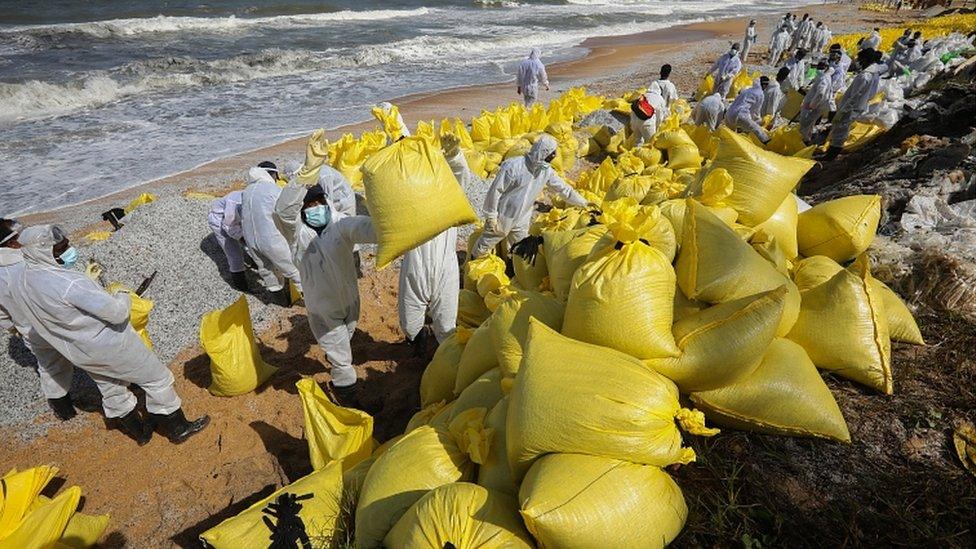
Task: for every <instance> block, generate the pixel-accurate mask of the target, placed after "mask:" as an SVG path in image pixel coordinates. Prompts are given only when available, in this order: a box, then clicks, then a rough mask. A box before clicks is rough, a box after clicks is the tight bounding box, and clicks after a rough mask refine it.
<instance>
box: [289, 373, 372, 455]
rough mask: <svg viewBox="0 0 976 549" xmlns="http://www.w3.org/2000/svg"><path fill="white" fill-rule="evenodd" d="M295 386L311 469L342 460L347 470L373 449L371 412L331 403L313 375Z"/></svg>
mask: <svg viewBox="0 0 976 549" xmlns="http://www.w3.org/2000/svg"><path fill="white" fill-rule="evenodd" d="M295 386H296V387H297V388H298V396H300V397H301V399H302V415H303V416H304V418H305V438H306V439H307V440H308V454H309V457H310V459H311V461H312V469H313V470H316V471H317V470H319V469H321V468H322V467H325V466H326V465H328V464H330V463H332V462H333V461H340V460H341V461H342V469H343V470H344V471H346V470H349V469H350V468H351V467H352V466H354V465H356V464H357V463H359V462H360V461H362V460H364V459H366V458H368V457H369V456H370V454H372V453H373V417H372V416H370V415H369V414H367V413H366V412H363V411H360V410H356V409H354V408H343V407H342V406H338V405H336V404H334V403H333V402H332V401H331V400H329V397H327V396H326V395H325V392H324V391H322V388H321V387H319V384H318V383H316V382H315V380H314V379H312V378H305V379H302V380H300V381H298V383H296V384H295Z"/></svg>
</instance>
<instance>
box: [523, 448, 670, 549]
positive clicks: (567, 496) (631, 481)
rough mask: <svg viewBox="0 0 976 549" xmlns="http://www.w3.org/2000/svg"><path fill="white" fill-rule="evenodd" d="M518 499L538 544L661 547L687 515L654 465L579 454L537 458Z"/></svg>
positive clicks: (586, 548) (590, 548)
mask: <svg viewBox="0 0 976 549" xmlns="http://www.w3.org/2000/svg"><path fill="white" fill-rule="evenodd" d="M519 500H520V501H521V505H522V519H523V520H524V521H525V526H526V527H527V528H528V529H529V532H531V533H532V536H533V537H535V539H536V541H538V542H539V546H540V547H573V548H578V549H603V548H605V547H665V546H666V545H668V544H669V543H670V542H671V540H673V539H674V538H675V537H677V535H678V534H679V533H680V532H681V529H682V528H684V524H685V520H686V519H687V518H688V507H687V506H686V505H685V499H684V496H682V494H681V488H679V487H678V485H677V484H676V483H675V482H674V480H672V479H671V476H670V475H668V474H667V473H665V472H664V471H662V470H661V469H660V468H658V467H654V466H650V465H639V464H637V463H629V462H626V461H618V460H615V459H608V458H604V457H595V456H586V455H580V454H551V455H547V456H543V457H542V458H540V459H539V461H537V462H536V463H535V464H534V465H533V466H532V468H531V469H529V473H528V474H527V475H526V477H525V480H524V481H523V482H522V487H521V489H520V490H519Z"/></svg>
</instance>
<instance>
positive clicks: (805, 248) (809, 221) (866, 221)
mask: <svg viewBox="0 0 976 549" xmlns="http://www.w3.org/2000/svg"><path fill="white" fill-rule="evenodd" d="M880 220H881V197H880V196H878V195H876V194H862V195H854V196H845V197H843V198H838V199H836V200H829V201H827V202H822V203H820V204H817V205H816V206H814V207H812V208H810V209H809V210H807V211H805V212H803V213H801V214H800V215H799V217H797V231H796V236H797V242H798V244H799V247H800V253H801V254H803V255H804V256H806V257H810V256H814V255H824V256H827V257H829V258H830V259H833V260H834V261H836V262H838V263H844V262H847V261H850V260H852V259H854V258H855V257H857V256H859V255H861V254H862V253H863V252H864V251H865V250H867V249H868V247H869V246H870V245H871V242H873V241H874V235H875V233H877V232H878V222H879V221H880Z"/></svg>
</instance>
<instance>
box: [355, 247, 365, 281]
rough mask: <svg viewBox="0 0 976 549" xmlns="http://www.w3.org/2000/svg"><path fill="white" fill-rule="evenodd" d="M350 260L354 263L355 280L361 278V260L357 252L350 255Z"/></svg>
mask: <svg viewBox="0 0 976 549" xmlns="http://www.w3.org/2000/svg"><path fill="white" fill-rule="evenodd" d="M352 258H353V260H354V261H355V262H356V278H362V277H363V258H362V256H360V255H359V250H356V251H355V252H353V253H352Z"/></svg>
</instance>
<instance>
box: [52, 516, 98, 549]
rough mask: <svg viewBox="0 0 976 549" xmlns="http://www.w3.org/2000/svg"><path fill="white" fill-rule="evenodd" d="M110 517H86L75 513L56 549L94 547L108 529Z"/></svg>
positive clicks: (85, 548) (69, 520)
mask: <svg viewBox="0 0 976 549" xmlns="http://www.w3.org/2000/svg"><path fill="white" fill-rule="evenodd" d="M109 518H110V517H109V516H108V515H86V514H84V513H75V514H73V515H71V518H70V519H68V525H67V526H65V527H64V532H62V533H61V538H60V539H59V540H58V542H57V544H56V545H55V548H56V549H64V548H66V547H71V548H73V549H87V548H88V547H92V546H93V545H95V544H96V543H98V540H99V539H100V538H101V537H102V534H104V533H105V529H106V528H108V521H109Z"/></svg>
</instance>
